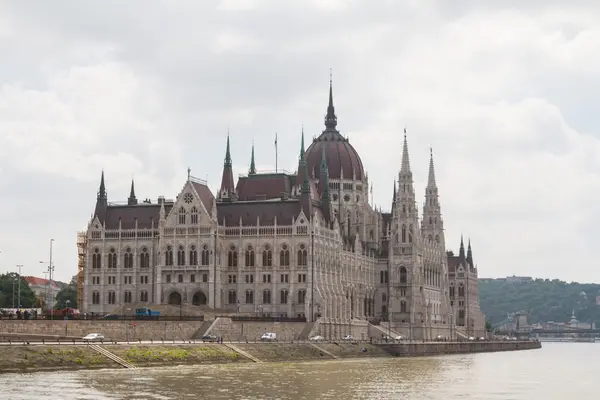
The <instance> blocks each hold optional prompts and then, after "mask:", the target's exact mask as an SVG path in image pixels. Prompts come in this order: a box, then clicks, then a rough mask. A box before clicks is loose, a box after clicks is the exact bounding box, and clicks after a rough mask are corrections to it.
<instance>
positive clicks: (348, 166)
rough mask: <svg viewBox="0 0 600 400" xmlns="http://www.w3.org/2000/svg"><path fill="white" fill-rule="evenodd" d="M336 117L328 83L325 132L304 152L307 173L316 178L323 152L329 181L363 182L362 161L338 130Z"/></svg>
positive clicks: (330, 86) (331, 92) (331, 91)
mask: <svg viewBox="0 0 600 400" xmlns="http://www.w3.org/2000/svg"><path fill="white" fill-rule="evenodd" d="M336 126H337V117H336V116H335V109H334V107H333V89H332V85H331V81H330V82H329V105H328V106H327V115H326V116H325V130H324V131H323V133H321V135H320V136H319V137H318V138H316V139H315V140H314V141H313V142H312V144H311V145H310V146H309V147H308V149H307V150H306V156H305V157H306V164H307V167H308V173H309V175H311V176H314V177H318V176H319V174H320V169H321V158H322V156H323V152H324V153H325V158H326V160H327V167H328V170H329V179H340V178H341V177H342V173H343V175H344V179H350V180H363V178H364V175H365V171H364V168H363V164H362V161H361V160H360V157H359V155H358V153H357V152H356V150H354V147H352V145H351V144H350V142H349V141H348V140H347V139H345V138H344V137H343V136H342V135H340V133H339V132H338V130H337V129H336Z"/></svg>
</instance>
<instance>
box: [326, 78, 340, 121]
mask: <svg viewBox="0 0 600 400" xmlns="http://www.w3.org/2000/svg"><path fill="white" fill-rule="evenodd" d="M336 127H337V117H336V116H335V108H334V107H333V78H332V72H331V68H330V69H329V104H328V105H327V114H326V115H325V130H328V131H335V130H336Z"/></svg>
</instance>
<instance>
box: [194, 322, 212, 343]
mask: <svg viewBox="0 0 600 400" xmlns="http://www.w3.org/2000/svg"><path fill="white" fill-rule="evenodd" d="M214 324H215V321H204V322H203V323H202V325H201V326H200V328H199V329H198V330H197V331H196V333H194V334H193V335H192V339H202V336H204V335H207V334H208V332H209V331H210V330H211V329H212V327H213V325H214Z"/></svg>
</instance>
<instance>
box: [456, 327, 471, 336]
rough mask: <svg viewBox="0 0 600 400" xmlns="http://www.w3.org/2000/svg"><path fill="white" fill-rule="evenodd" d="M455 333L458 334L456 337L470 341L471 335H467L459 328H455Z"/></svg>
mask: <svg viewBox="0 0 600 400" xmlns="http://www.w3.org/2000/svg"><path fill="white" fill-rule="evenodd" d="M454 332H455V333H456V336H458V337H459V338H462V339H468V338H469V335H467V334H466V332H464V331H463V330H462V329H461V328H459V327H458V326H455V327H454Z"/></svg>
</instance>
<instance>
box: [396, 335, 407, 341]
mask: <svg viewBox="0 0 600 400" xmlns="http://www.w3.org/2000/svg"><path fill="white" fill-rule="evenodd" d="M404 339H405V338H404V336H402V335H398V336H396V340H404Z"/></svg>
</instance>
